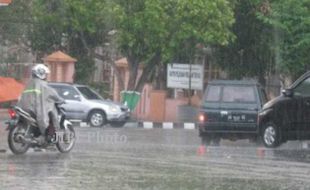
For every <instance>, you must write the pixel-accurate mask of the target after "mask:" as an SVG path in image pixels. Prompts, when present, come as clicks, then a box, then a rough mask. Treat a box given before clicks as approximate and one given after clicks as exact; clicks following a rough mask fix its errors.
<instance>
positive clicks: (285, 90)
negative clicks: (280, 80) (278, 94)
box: [282, 89, 294, 97]
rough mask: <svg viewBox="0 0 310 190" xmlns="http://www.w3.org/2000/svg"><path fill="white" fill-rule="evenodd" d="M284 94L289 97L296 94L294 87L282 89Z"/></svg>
mask: <svg viewBox="0 0 310 190" xmlns="http://www.w3.org/2000/svg"><path fill="white" fill-rule="evenodd" d="M282 94H283V95H284V96H287V97H292V96H293V95H294V91H293V89H284V90H282Z"/></svg>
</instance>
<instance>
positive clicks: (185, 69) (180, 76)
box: [167, 63, 204, 90]
mask: <svg viewBox="0 0 310 190" xmlns="http://www.w3.org/2000/svg"><path fill="white" fill-rule="evenodd" d="M167 67H168V68H167V87H168V88H181V89H192V90H203V78H204V75H203V70H204V69H203V65H190V64H180V63H171V64H168V66H167ZM189 76H191V79H190V78H189Z"/></svg>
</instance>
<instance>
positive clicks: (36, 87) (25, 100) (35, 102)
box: [17, 64, 64, 142]
mask: <svg viewBox="0 0 310 190" xmlns="http://www.w3.org/2000/svg"><path fill="white" fill-rule="evenodd" d="M31 72H32V78H31V79H30V81H29V82H28V84H27V85H26V87H25V90H24V91H23V93H22V95H21V97H20V99H19V101H18V102H17V106H19V107H21V108H22V109H24V110H26V111H28V112H30V113H32V114H34V115H35V118H36V121H37V123H38V126H39V128H40V132H41V136H40V137H39V139H38V141H41V142H44V140H45V138H46V137H47V135H49V134H48V132H47V128H48V126H49V123H50V120H51V123H52V124H53V126H54V127H55V128H59V121H58V113H57V110H56V107H55V103H61V102H64V99H62V98H61V97H60V96H59V95H58V94H57V92H56V91H55V90H54V89H53V88H51V87H50V86H48V84H47V81H46V78H47V75H48V74H49V73H50V70H49V68H48V67H47V66H45V65H44V64H37V65H35V66H34V67H33V68H32V70H31Z"/></svg>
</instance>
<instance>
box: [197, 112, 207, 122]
mask: <svg viewBox="0 0 310 190" xmlns="http://www.w3.org/2000/svg"><path fill="white" fill-rule="evenodd" d="M198 120H199V122H201V123H202V122H205V121H207V120H208V117H207V115H206V114H204V113H200V114H199V117H198Z"/></svg>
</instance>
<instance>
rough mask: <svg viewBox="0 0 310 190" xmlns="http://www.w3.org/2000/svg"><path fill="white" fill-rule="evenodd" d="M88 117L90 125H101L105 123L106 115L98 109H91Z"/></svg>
mask: <svg viewBox="0 0 310 190" xmlns="http://www.w3.org/2000/svg"><path fill="white" fill-rule="evenodd" d="M88 118H89V120H88V121H89V124H90V126H92V127H102V126H103V125H104V124H105V123H106V115H105V114H104V113H103V112H102V111H99V110H96V111H92V112H91V113H90V114H89V117H88Z"/></svg>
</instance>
